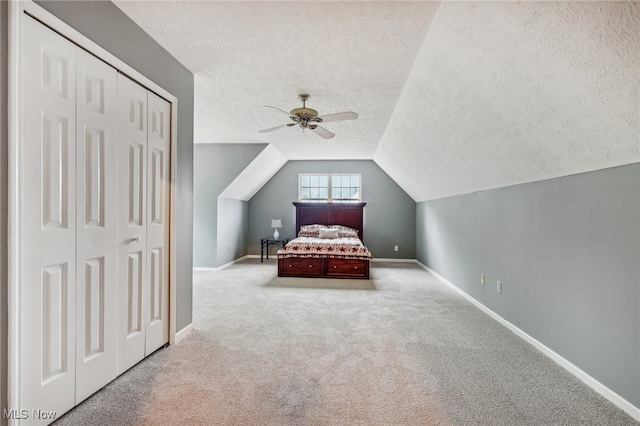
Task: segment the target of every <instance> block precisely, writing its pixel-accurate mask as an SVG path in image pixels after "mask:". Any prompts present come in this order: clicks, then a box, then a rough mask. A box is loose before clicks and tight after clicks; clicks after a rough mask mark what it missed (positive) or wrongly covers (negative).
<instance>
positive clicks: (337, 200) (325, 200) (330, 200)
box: [298, 173, 362, 204]
mask: <svg viewBox="0 0 640 426" xmlns="http://www.w3.org/2000/svg"><path fill="white" fill-rule="evenodd" d="M310 176H318V177H321V176H322V177H326V178H327V198H324V197H323V198H320V197H318V198H310V197H309V198H303V197H302V178H303V177H310ZM334 176H349V177H352V176H357V177H358V181H359V185H358V199H347V198H335V199H334V198H333V197H332V187H331V181H332V178H333V177H334ZM350 188H355V187H350ZM298 201H300V202H303V203H347V204H349V203H360V202H362V175H361V174H360V173H299V174H298Z"/></svg>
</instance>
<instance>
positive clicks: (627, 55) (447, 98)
mask: <svg viewBox="0 0 640 426" xmlns="http://www.w3.org/2000/svg"><path fill="white" fill-rule="evenodd" d="M115 3H116V4H117V5H118V7H120V8H121V9H122V10H123V11H124V12H125V13H127V14H128V15H129V16H130V17H131V18H132V19H133V20H134V21H135V22H136V23H138V25H140V26H141V27H142V28H143V29H144V30H145V31H147V32H148V33H149V34H150V35H151V36H152V37H153V38H155V39H156V40H157V41H158V42H159V43H160V44H161V45H162V46H164V47H165V48H166V49H167V50H168V51H169V52H170V53H172V54H173V55H174V56H175V57H176V58H177V59H178V60H180V61H181V62H182V63H183V64H184V65H185V66H186V67H187V68H189V69H190V70H191V71H192V72H193V73H194V74H195V142H196V143H260V142H267V143H270V144H271V145H272V147H273V148H275V149H276V150H277V151H279V152H280V153H281V154H282V156H283V157H284V158H286V159H372V158H373V159H374V160H375V161H376V162H377V163H378V164H379V165H380V166H381V167H382V168H383V169H384V170H385V171H386V172H387V173H388V174H389V175H390V176H391V177H392V178H393V179H394V180H395V181H396V182H397V183H398V184H399V185H400V186H401V187H402V188H403V189H405V191H407V193H408V194H409V195H411V196H412V197H413V198H414V199H415V200H416V201H422V200H427V199H433V198H439V197H444V196H449V195H455V194H461V193H468V192H472V191H477V190H482V189H487V188H495V187H500V186H506V185H511V184H515V183H521V182H530V181H535V180H540V179H547V178H551V177H556V176H562V175H567V174H573V173H579V172H584V171H589V170H595V169H600V168H604V167H611V166H616V165H621V164H627V163H632V162H637V161H640V151H639V150H640V139H639V124H638V123H639V121H640V120H639V116H640V108H639V106H638V104H639V100H638V99H639V98H638V96H639V95H638V91H639V86H640V51H639V46H640V6H639V4H638V3H637V2H627V3H625V2H535V3H534V2H443V3H439V2H405V1H393V2H377V1H372V2H368V1H357V2H328V1H314V2H308V1H300V2H298V1H294V2H271V1H258V2H244V1H239V2H233V1H226V2H193V1H118V0H116V1H115ZM299 93H310V94H311V99H310V101H309V102H308V104H307V106H308V107H311V108H314V109H317V110H318V111H319V112H320V114H321V115H323V114H329V113H335V112H341V111H355V112H357V113H359V114H360V117H359V118H358V119H357V120H355V121H347V122H335V123H326V124H325V127H326V128H328V129H329V130H331V131H333V132H334V133H336V137H335V138H334V139H331V140H324V139H321V138H320V137H318V136H317V135H315V134H313V133H311V132H306V133H302V131H301V130H300V129H298V128H286V129H283V130H279V131H276V132H272V133H265V134H261V133H258V130H260V129H263V128H268V127H273V126H276V125H279V124H284V123H286V122H287V120H288V118H287V117H286V116H285V115H281V114H279V113H278V112H277V111H273V110H269V109H266V108H262V106H263V105H273V106H276V107H279V108H281V109H284V110H290V109H293V108H297V107H299V106H301V105H300V102H299V101H298V99H297V95H298V94H299ZM273 164H274V167H277V164H279V162H274V163H273ZM273 172H274V171H270V173H267V174H265V173H262V175H263V176H258V175H257V174H254V173H251V172H250V171H248V172H247V173H243V175H242V176H241V177H242V178H243V179H249V180H252V179H253V180H255V181H256V182H252V183H244V184H243V183H241V182H236V185H237V186H238V188H240V187H243V188H252V189H251V190H250V191H249V192H252V191H254V190H255V187H256V185H257V186H258V187H259V186H260V185H261V184H263V183H264V182H262V181H261V180H264V179H265V176H270V175H271V174H272V173H273ZM241 192H242V191H241ZM244 193H247V191H246V190H245V191H244ZM245 195H246V194H245Z"/></svg>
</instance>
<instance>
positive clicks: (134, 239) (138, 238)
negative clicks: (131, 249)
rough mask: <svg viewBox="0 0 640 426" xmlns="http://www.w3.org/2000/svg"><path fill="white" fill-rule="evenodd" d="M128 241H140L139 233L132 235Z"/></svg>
mask: <svg viewBox="0 0 640 426" xmlns="http://www.w3.org/2000/svg"><path fill="white" fill-rule="evenodd" d="M129 242H132V243H137V242H140V235H136V236H134V237H133V238H131V239H130V240H129Z"/></svg>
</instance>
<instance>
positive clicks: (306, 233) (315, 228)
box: [298, 225, 324, 238]
mask: <svg viewBox="0 0 640 426" xmlns="http://www.w3.org/2000/svg"><path fill="white" fill-rule="evenodd" d="M320 228H324V226H323V225H302V226H301V227H300V231H299V232H298V237H308V238H318V234H319V233H320Z"/></svg>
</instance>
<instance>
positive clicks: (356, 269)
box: [325, 258, 369, 278]
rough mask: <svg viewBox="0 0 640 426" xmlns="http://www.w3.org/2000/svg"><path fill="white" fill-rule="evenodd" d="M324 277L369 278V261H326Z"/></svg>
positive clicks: (330, 259)
mask: <svg viewBox="0 0 640 426" xmlns="http://www.w3.org/2000/svg"><path fill="white" fill-rule="evenodd" d="M326 268H327V269H326V271H325V275H326V276H328V277H332V276H336V277H345V276H349V277H354V278H358V277H367V278H368V277H369V261H368V260H359V259H333V258H327V259H326Z"/></svg>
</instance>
